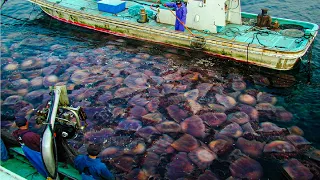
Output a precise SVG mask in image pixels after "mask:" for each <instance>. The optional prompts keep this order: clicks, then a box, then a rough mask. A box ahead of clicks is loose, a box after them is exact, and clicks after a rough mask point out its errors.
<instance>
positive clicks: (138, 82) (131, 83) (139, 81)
mask: <svg viewBox="0 0 320 180" xmlns="http://www.w3.org/2000/svg"><path fill="white" fill-rule="evenodd" d="M148 79H149V77H148V76H147V75H145V74H142V73H133V74H131V75H129V76H127V77H126V78H125V79H124V84H125V85H126V86H128V87H129V88H132V89H146V88H148V84H147V80H148Z"/></svg>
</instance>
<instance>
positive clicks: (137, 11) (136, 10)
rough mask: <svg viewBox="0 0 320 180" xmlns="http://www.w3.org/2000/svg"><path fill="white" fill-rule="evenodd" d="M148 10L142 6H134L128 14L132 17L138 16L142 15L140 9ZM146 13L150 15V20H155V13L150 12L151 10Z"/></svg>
mask: <svg viewBox="0 0 320 180" xmlns="http://www.w3.org/2000/svg"><path fill="white" fill-rule="evenodd" d="M143 8H144V9H146V7H144V6H141V5H136V6H132V7H130V8H129V9H128V12H129V14H130V15H131V16H138V15H140V9H143ZM146 13H147V15H148V18H151V19H152V18H154V16H155V13H154V11H152V10H150V9H146Z"/></svg>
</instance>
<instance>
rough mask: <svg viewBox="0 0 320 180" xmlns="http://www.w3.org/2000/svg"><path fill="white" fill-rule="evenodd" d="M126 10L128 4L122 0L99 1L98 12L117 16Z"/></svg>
mask: <svg viewBox="0 0 320 180" xmlns="http://www.w3.org/2000/svg"><path fill="white" fill-rule="evenodd" d="M125 9H126V2H124V1H120V0H102V1H98V10H99V11H104V12H108V13H112V14H117V13H119V12H121V11H124V10H125Z"/></svg>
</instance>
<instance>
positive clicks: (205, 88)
mask: <svg viewBox="0 0 320 180" xmlns="http://www.w3.org/2000/svg"><path fill="white" fill-rule="evenodd" d="M212 86H213V85H212V84H210V83H201V84H198V85H197V89H198V90H199V97H205V96H206V94H207V93H208V92H209V91H210V89H211V88H212Z"/></svg>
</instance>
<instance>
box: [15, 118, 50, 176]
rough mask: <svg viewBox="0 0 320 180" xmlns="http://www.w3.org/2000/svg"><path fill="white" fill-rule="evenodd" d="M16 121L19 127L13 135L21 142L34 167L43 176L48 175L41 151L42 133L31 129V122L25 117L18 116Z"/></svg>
mask: <svg viewBox="0 0 320 180" xmlns="http://www.w3.org/2000/svg"><path fill="white" fill-rule="evenodd" d="M15 123H16V126H17V127H19V129H18V130H15V131H14V132H13V133H12V135H13V136H14V137H15V138H16V139H17V141H18V142H19V143H20V145H21V148H22V150H23V152H24V154H25V156H26V158H27V159H28V160H29V161H30V163H31V164H32V165H33V166H34V168H36V169H37V170H38V172H39V173H40V174H41V175H42V176H44V177H47V171H46V169H45V167H44V164H43V160H42V157H41V153H40V135H39V134H36V133H34V132H32V131H30V130H29V123H28V121H27V119H26V118H25V117H18V118H16V120H15Z"/></svg>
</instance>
